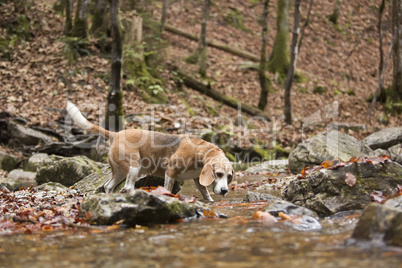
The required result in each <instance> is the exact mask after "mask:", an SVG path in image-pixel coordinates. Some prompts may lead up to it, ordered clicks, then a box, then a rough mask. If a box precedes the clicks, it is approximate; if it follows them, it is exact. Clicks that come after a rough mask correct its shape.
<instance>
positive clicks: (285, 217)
mask: <svg viewBox="0 0 402 268" xmlns="http://www.w3.org/2000/svg"><path fill="white" fill-rule="evenodd" d="M278 216H279V217H281V218H282V219H283V220H288V221H291V220H292V219H293V218H292V217H291V216H289V215H288V214H285V213H283V212H282V211H279V212H278Z"/></svg>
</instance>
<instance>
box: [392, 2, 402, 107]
mask: <svg viewBox="0 0 402 268" xmlns="http://www.w3.org/2000/svg"><path fill="white" fill-rule="evenodd" d="M392 19H393V38H394V39H395V43H394V51H393V62H394V71H393V82H392V89H391V92H390V95H391V96H390V97H391V98H392V99H393V100H394V101H400V100H402V1H401V0H393V1H392Z"/></svg>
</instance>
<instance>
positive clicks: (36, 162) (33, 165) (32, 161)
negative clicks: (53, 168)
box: [24, 153, 49, 172]
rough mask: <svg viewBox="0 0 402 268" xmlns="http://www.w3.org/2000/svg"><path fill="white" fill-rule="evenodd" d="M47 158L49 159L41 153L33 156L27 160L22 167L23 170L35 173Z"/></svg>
mask: <svg viewBox="0 0 402 268" xmlns="http://www.w3.org/2000/svg"><path fill="white" fill-rule="evenodd" d="M48 158H49V155H48V154H43V153H39V154H34V155H32V156H31V157H30V158H29V159H28V162H27V163H26V164H25V165H24V170H25V171H31V172H36V171H38V169H39V168H40V167H41V166H42V165H43V164H44V163H45V161H46V160H47V159H48Z"/></svg>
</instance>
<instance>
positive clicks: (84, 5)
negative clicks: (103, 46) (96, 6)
mask: <svg viewBox="0 0 402 268" xmlns="http://www.w3.org/2000/svg"><path fill="white" fill-rule="evenodd" d="M88 3H89V0H78V2H77V10H76V13H75V18H74V25H73V29H72V30H71V36H73V37H80V38H83V39H84V38H87V36H88Z"/></svg>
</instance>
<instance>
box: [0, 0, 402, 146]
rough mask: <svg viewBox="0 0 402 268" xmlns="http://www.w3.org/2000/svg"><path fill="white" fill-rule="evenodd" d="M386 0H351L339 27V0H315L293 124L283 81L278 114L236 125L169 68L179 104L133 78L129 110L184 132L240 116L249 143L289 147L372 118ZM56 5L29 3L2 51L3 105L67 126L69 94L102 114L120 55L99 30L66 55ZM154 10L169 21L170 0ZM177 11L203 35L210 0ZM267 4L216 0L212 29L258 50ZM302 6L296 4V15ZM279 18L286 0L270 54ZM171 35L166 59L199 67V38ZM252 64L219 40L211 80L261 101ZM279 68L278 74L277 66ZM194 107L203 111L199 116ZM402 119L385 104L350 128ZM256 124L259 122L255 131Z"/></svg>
mask: <svg viewBox="0 0 402 268" xmlns="http://www.w3.org/2000/svg"><path fill="white" fill-rule="evenodd" d="M306 2H307V1H304V2H303V6H302V15H303V16H304V17H305V15H306V12H307V5H308V3H306ZM377 2H378V1H374V0H357V1H352V2H344V3H343V4H342V8H341V14H340V18H339V25H338V26H336V27H335V26H334V25H333V24H332V23H331V22H329V20H328V15H330V14H331V13H332V11H333V7H334V4H335V1H330V0H323V1H315V3H314V6H313V11H312V15H311V21H310V24H309V25H308V27H307V28H306V31H305V37H304V41H303V45H302V48H301V51H300V55H299V60H298V73H299V74H300V75H301V76H302V77H304V78H305V79H304V80H303V81H302V82H299V83H296V84H294V87H293V91H292V105H293V117H294V124H293V126H286V125H285V124H284V123H283V119H282V117H283V88H282V85H281V83H280V81H277V83H275V82H274V83H273V84H272V88H271V92H270V94H269V100H268V107H267V108H266V112H267V113H268V114H269V115H270V116H271V118H272V121H271V122H270V123H264V122H260V121H258V120H254V121H250V118H249V117H246V123H247V122H248V124H246V128H244V127H239V126H237V124H234V122H235V121H236V120H237V119H238V112H237V111H236V110H235V109H232V108H228V107H225V106H224V105H222V104H220V103H217V102H215V101H213V100H212V99H210V98H208V97H205V96H202V95H200V94H199V93H197V92H195V91H192V90H191V89H187V88H185V89H184V92H180V91H179V90H177V89H176V84H175V82H174V79H175V77H174V74H172V73H171V72H169V71H167V70H166V69H163V68H161V73H162V76H163V77H164V78H165V79H166V84H165V85H164V91H166V92H167V95H168V96H169V104H170V105H171V106H157V107H155V106H152V105H149V104H146V103H145V102H143V101H142V99H141V98H140V97H139V94H138V90H139V89H135V90H128V87H125V89H126V91H125V92H124V94H125V97H124V101H125V103H124V105H125V111H126V114H145V115H151V113H153V115H155V117H156V118H158V122H157V129H158V130H162V131H171V132H174V133H180V132H184V128H183V127H184V126H185V127H186V129H187V130H188V129H193V130H194V131H197V130H199V131H201V130H202V129H205V128H211V127H212V128H216V129H221V130H222V129H223V130H224V131H227V130H228V129H229V128H228V127H227V125H232V126H233V128H232V129H229V130H231V131H233V132H234V134H235V136H236V138H237V139H240V140H242V139H243V140H244V142H245V143H243V145H248V143H247V142H249V140H250V139H252V138H255V139H258V140H259V142H261V143H265V144H268V145H269V146H272V141H273V140H276V141H277V142H278V143H280V144H281V145H282V146H283V147H288V148H290V147H292V146H294V145H295V144H296V143H297V142H300V141H301V139H302V133H304V134H306V132H307V133H308V134H315V133H317V132H319V131H323V130H325V129H327V128H328V125H329V123H333V122H341V123H349V124H366V115H367V111H368V107H369V103H368V102H366V99H367V98H368V97H369V95H370V94H372V93H373V92H374V90H375V88H376V85H377V80H378V67H377V66H378V64H379V52H378V46H379V39H378V34H377V29H376V24H377V12H378V3H377ZM52 4H53V3H52V2H48V1H45V0H36V1H34V2H33V5H32V6H30V7H26V10H25V13H26V14H25V16H26V17H27V18H28V20H27V23H28V26H29V35H28V36H27V37H26V38H24V39H18V38H15V40H14V41H13V42H12V43H10V44H9V50H8V51H7V56H4V55H3V57H2V58H0V77H1V86H2V87H1V91H0V107H2V108H1V110H2V111H6V112H9V113H11V114H13V115H16V116H19V117H25V118H27V119H28V121H29V123H30V124H33V125H42V126H49V127H53V128H57V125H56V124H54V121H55V120H57V118H59V117H60V112H61V110H62V109H63V108H64V106H65V103H66V100H67V99H70V100H72V101H73V102H75V103H76V104H77V105H78V106H79V107H80V109H81V110H82V111H84V112H85V114H86V115H87V117H88V119H89V120H91V121H93V122H99V120H100V118H101V116H102V114H103V111H104V106H105V101H106V94H107V89H108V85H107V82H108V73H109V72H110V61H109V59H108V58H107V57H106V56H102V55H101V53H100V50H99V48H98V47H97V46H96V43H97V40H95V39H91V40H90V42H89V46H88V48H87V52H88V55H87V56H84V57H81V58H79V59H78V61H77V62H76V63H75V64H71V63H69V61H68V60H67V59H66V57H65V50H66V49H67V47H66V46H65V43H64V42H63V37H62V33H63V26H64V25H63V24H64V18H63V17H62V16H60V15H58V14H55V12H54V11H53V10H52V8H51V6H52ZM122 5H124V2H123V3H122ZM17 11H18V10H16V9H15V7H13V5H12V4H4V5H1V6H0V17H1V18H2V19H1V20H2V30H1V32H0V38H4V37H7V36H9V35H10V32H9V30H7V27H5V25H12V24H13V23H16V21H18V19H19V17H18V12H17ZM145 11H146V12H147V13H148V14H151V15H152V16H154V17H155V19H157V20H159V18H160V13H161V2H159V1H153V2H150V4H148V5H147V6H146V9H145ZM168 12H169V13H168V19H167V22H168V23H169V24H170V25H172V26H174V27H178V28H181V29H183V30H185V31H187V32H190V33H193V34H198V33H199V31H200V22H201V18H202V1H175V2H172V3H171V5H170V7H169V11H168ZM261 13H262V4H259V3H257V1H251V0H250V1H238V0H228V1H214V2H213V5H212V7H211V12H210V15H211V18H210V22H209V25H208V38H211V39H214V40H218V41H221V42H224V43H226V44H228V45H229V46H232V47H238V48H241V49H243V50H246V51H249V52H252V53H254V54H256V55H258V54H259V51H260V43H261V37H260V31H261V26H260V24H259V22H260V17H261ZM390 13H391V6H390V4H388V6H387V7H386V11H385V13H384V19H383V21H384V29H383V31H384V39H385V42H384V43H385V50H386V48H387V46H388V44H389V42H390V40H391V26H392V21H391V14H390ZM292 14H293V10H291V16H290V17H291V21H292V20H293V18H292ZM275 19H276V1H271V4H270V12H269V22H268V25H269V30H268V44H269V45H268V47H267V51H268V54H270V53H271V49H272V46H273V41H274V37H275V32H276V25H275ZM11 34H12V33H11ZM163 37H164V39H165V40H167V41H168V42H169V45H168V46H167V47H166V48H165V49H164V50H163V51H162V52H158V53H162V54H163V57H164V59H165V61H167V62H172V63H174V64H175V65H177V66H179V67H180V68H181V69H183V70H185V71H187V72H188V73H191V74H196V70H197V66H195V65H191V64H187V63H185V58H186V57H188V56H189V55H190V54H191V53H193V52H194V50H195V49H196V46H197V43H196V42H194V41H189V40H188V39H185V38H183V37H179V36H176V35H173V34H171V33H168V32H165V33H164V34H163ZM250 65H251V64H250V63H249V62H248V61H247V60H244V59H242V58H239V57H237V56H234V55H231V54H228V53H226V52H222V51H220V50H218V49H215V48H210V49H209V69H208V79H207V81H206V82H208V83H209V84H210V85H211V86H212V87H213V88H214V89H216V90H218V91H220V92H223V93H225V94H226V95H229V96H233V97H235V98H238V99H240V100H242V101H243V102H247V103H250V104H253V105H257V103H258V96H259V91H260V87H259V83H258V75H257V72H256V71H255V70H253V69H250V68H245V67H246V66H250ZM160 66H163V63H160ZM391 70H392V64H390V66H389V68H388V72H387V75H386V77H385V85H386V86H389V85H390V84H391V80H392V77H391ZM269 75H270V76H271V78H272V79H273V81H275V77H274V75H272V74H269ZM197 78H198V79H200V78H199V77H197ZM123 85H125V81H124V80H123ZM317 88H322V89H323V92H322V93H321V94H318V93H314V91H316V89H317ZM184 99H185V100H186V101H187V104H186V103H185V102H184V101H183V100H184ZM190 110H191V112H190ZM191 113H193V114H194V115H196V116H197V117H193V116H191ZM311 115H314V116H313V117H312V116H311ZM384 118H388V119H387V120H384ZM247 120H249V121H247ZM384 121H386V122H387V125H385V124H384ZM400 122H401V115H398V114H392V112H389V111H386V110H385V106H379V105H377V107H376V111H375V114H374V116H373V119H372V120H371V122H370V123H369V124H367V130H364V131H361V132H354V131H352V130H348V133H349V134H352V135H354V136H356V137H358V138H361V137H363V136H365V135H367V133H369V132H372V131H374V130H375V129H378V128H384V127H386V126H397V125H398V124H400ZM141 124H144V123H143V122H141V121H140V122H139V121H137V122H132V123H129V124H128V127H137V126H139V125H141ZM307 125H308V127H306V126H307ZM142 127H144V126H142ZM252 128H254V129H255V130H256V131H254V132H253V134H250V133H251V131H249V130H250V129H252ZM245 133H246V134H247V135H246V134H245ZM250 135H251V136H250Z"/></svg>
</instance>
